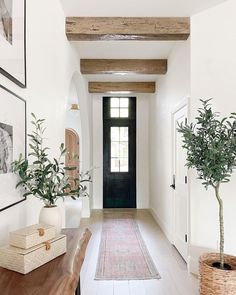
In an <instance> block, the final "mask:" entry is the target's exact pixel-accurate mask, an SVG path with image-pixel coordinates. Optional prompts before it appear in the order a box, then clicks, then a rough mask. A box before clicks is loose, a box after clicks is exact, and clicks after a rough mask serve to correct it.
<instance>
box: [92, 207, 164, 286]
mask: <svg viewBox="0 0 236 295" xmlns="http://www.w3.org/2000/svg"><path fill="white" fill-rule="evenodd" d="M148 279H160V275H159V273H158V271H157V270H156V267H155V265H154V263H153V261H152V259H151V257H150V254H149V253H148V250H147V248H146V245H145V243H144V241H143V239H142V236H141V233H140V231H139V228H138V224H137V222H136V220H135V219H134V216H133V214H132V213H120V212H109V213H104V221H103V229H102V236H101V242H100V250H99V257H98V262H97V270H96V275H95V280H148Z"/></svg>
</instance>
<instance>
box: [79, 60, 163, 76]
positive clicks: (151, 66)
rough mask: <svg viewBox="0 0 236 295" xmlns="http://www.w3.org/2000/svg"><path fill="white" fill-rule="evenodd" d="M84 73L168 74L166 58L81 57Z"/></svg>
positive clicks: (81, 68) (81, 66) (81, 69)
mask: <svg viewBox="0 0 236 295" xmlns="http://www.w3.org/2000/svg"><path fill="white" fill-rule="evenodd" d="M80 71H81V73H82V74H119V73H126V74H152V75H159V74H166V72H167V60H166V59H81V60H80Z"/></svg>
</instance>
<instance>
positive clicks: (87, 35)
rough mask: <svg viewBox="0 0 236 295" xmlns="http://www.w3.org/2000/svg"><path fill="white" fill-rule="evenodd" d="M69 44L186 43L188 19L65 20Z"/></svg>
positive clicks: (188, 32) (101, 18)
mask: <svg viewBox="0 0 236 295" xmlns="http://www.w3.org/2000/svg"><path fill="white" fill-rule="evenodd" d="M66 35H67V38H68V39H69V40H70V41H96V40H104V41H114V40H144V41H146V40H187V39H188V37H189V35H190V18H189V17H67V18H66Z"/></svg>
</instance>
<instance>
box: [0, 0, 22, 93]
mask: <svg viewBox="0 0 236 295" xmlns="http://www.w3.org/2000/svg"><path fill="white" fill-rule="evenodd" d="M0 52H1V54H0V73H1V74H3V75H4V76H6V77H7V78H8V79H10V80H11V81H12V82H14V83H16V84H17V85H18V86H20V87H22V88H26V86H27V81H26V0H0Z"/></svg>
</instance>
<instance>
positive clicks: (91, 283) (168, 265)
mask: <svg viewBox="0 0 236 295" xmlns="http://www.w3.org/2000/svg"><path fill="white" fill-rule="evenodd" d="M106 210H107V209H106ZM125 211H127V209H125ZM133 211H135V218H136V219H137V222H138V225H139V228H140V231H141V234H142V237H143V239H144V241H145V243H146V246H147V248H148V250H149V253H150V255H151V257H152V259H153V261H154V263H155V265H156V267H157V270H158V271H159V273H160V275H161V279H160V280H135V281H96V280H94V276H95V270H96V264H97V258H98V251H99V244H100V237H101V230H102V221H103V211H102V210H94V211H93V212H92V216H91V218H89V219H82V220H81V226H87V227H89V228H90V230H91V231H92V234H93V235H92V238H91V241H90V243H89V245H88V249H87V253H86V258H85V261H84V264H83V268H82V271H81V289H82V295H197V294H199V292H198V280H197V279H196V278H195V277H194V276H193V275H191V274H188V272H187V267H186V263H185V262H184V261H183V259H182V258H181V256H180V255H179V254H178V252H177V251H176V249H175V248H174V247H173V246H172V245H171V244H170V243H169V241H168V240H167V239H166V237H165V236H164V234H163V233H162V231H161V230H160V228H159V226H158V225H157V223H156V222H155V220H154V219H153V217H152V216H151V214H150V212H149V211H148V210H133Z"/></svg>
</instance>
